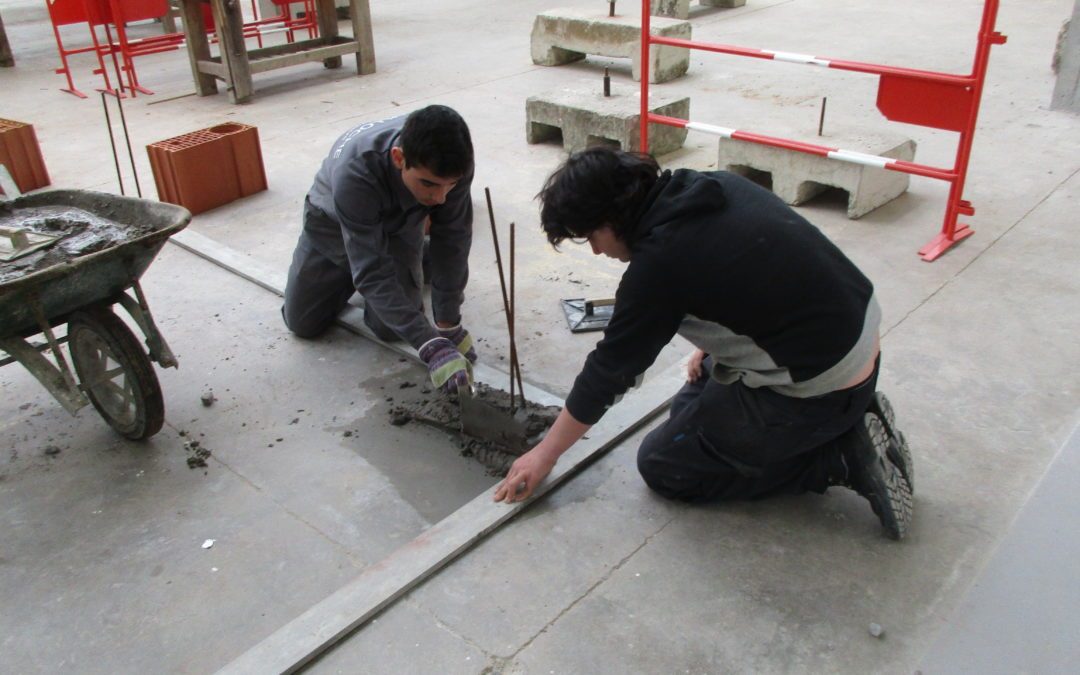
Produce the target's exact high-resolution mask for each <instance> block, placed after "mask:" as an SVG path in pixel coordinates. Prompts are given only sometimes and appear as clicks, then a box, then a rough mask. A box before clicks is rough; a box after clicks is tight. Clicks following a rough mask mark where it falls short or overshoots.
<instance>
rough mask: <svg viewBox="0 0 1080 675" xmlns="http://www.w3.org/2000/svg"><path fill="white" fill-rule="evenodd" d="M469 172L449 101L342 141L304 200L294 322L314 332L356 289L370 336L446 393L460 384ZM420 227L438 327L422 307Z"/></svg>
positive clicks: (290, 303) (291, 303) (471, 355)
mask: <svg viewBox="0 0 1080 675" xmlns="http://www.w3.org/2000/svg"><path fill="white" fill-rule="evenodd" d="M472 179H473V148H472V139H471V136H470V134H469V128H468V126H467V125H466V124H465V121H464V120H463V119H462V118H461V116H460V115H458V114H457V113H456V112H455V111H453V110H451V109H450V108H447V107H446V106H441V105H431V106H428V107H426V108H422V109H420V110H417V111H415V112H413V113H411V114H409V115H408V116H407V117H406V116H402V117H395V118H391V119H386V120H378V121H374V122H366V123H364V124H361V125H359V126H356V127H354V128H352V129H350V130H349V131H347V132H346V133H345V134H343V135H342V136H341V137H340V138H338V139H337V141H335V142H334V145H333V147H332V148H331V150H330V154H329V155H328V156H327V157H326V159H325V160H323V164H322V167H321V168H320V169H319V172H318V173H317V174H316V176H315V181H314V184H313V185H312V186H311V189H310V190H309V191H308V194H307V199H306V200H305V203H304V226H303V230H302V231H301V233H300V240H299V241H298V242H297V244H296V250H295V251H294V253H293V259H292V265H291V266H290V267H289V276H288V281H287V283H286V287H285V305H284V307H283V308H282V315H283V317H284V319H285V325H286V326H288V328H289V330H291V331H292V332H293V333H295V334H296V335H298V336H300V337H304V338H312V337H316V336H318V335H320V334H321V333H323V332H324V331H325V330H326V329H327V328H328V327H329V326H330V325H331V324H332V323H333V321H334V318H335V317H336V316H337V315H338V313H339V312H340V311H341V310H342V309H344V307H345V305H346V304H347V303H348V300H349V298H350V297H351V296H352V294H353V292H354V291H355V292H359V293H360V295H361V296H363V298H364V322H365V323H366V324H367V326H368V328H370V329H371V330H372V332H374V333H375V335H376V336H378V337H379V338H380V339H382V340H386V341H394V340H404V341H406V342H408V343H409V344H410V345H412V346H413V347H414V348H415V349H416V350H417V351H418V352H419V354H420V358H421V359H423V360H424V362H425V363H426V364H427V365H428V369H429V371H430V373H431V377H432V381H433V382H434V383H435V385H436V386H438V387H439V388H441V389H443V390H444V391H448V392H452V391H456V390H457V388H458V386H462V385H464V384H465V383H466V382H467V381H468V377H469V375H468V371H469V363H470V362H475V361H476V351H475V349H474V348H473V346H472V337H471V336H470V335H469V333H468V331H466V330H465V328H464V327H462V325H461V304H462V302H463V301H464V298H465V284H466V283H467V282H468V278H469V248H470V246H471V245H472V218H473V209H472V198H471V195H470V192H469V190H470V187H471V185H472ZM425 230H428V231H429V232H430V267H431V304H432V318H433V320H434V323H432V321H429V320H428V318H427V316H426V315H425V313H424V304H423V288H424V277H423V269H422V267H423V256H424V248H425V246H424V238H425Z"/></svg>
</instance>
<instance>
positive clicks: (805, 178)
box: [717, 130, 915, 218]
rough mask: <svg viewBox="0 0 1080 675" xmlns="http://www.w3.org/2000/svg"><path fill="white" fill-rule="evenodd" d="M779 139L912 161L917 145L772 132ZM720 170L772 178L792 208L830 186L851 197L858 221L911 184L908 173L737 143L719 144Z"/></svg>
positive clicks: (870, 134) (851, 213)
mask: <svg viewBox="0 0 1080 675" xmlns="http://www.w3.org/2000/svg"><path fill="white" fill-rule="evenodd" d="M769 135H770V136H777V137H780V138H793V139H801V138H804V137H805V138H811V139H812V140H811V141H810V142H812V143H814V144H816V145H824V146H828V147H834V148H839V149H841V150H850V151H853V152H861V153H864V154H868V155H879V156H882V157H890V158H893V159H902V160H905V161H911V160H913V159H914V158H915V141H913V140H911V139H910V138H907V137H905V136H902V135H900V134H896V133H882V132H877V131H863V130H842V131H834V132H830V133H827V134H826V135H824V136H822V137H816V136H809V135H805V134H804V135H803V136H799V135H795V134H791V133H776V132H771V133H769ZM717 167H719V168H720V169H724V170H727V171H731V172H733V173H738V174H742V175H748V174H750V173H752V172H753V171H765V172H768V173H770V174H772V191H773V192H774V193H776V195H777V196H778V197H780V198H781V199H783V200H784V201H785V202H786V203H788V204H793V205H797V204H802V203H804V202H806V201H808V200H809V199H811V198H812V197H814V196H815V195H817V194H819V193H821V192H823V191H825V190H826V189H828V188H830V187H836V188H840V189H842V190H846V191H847V193H848V206H847V216H848V218H859V217H861V216H864V215H866V214H867V213H869V212H871V211H873V210H874V209H876V208H877V207H879V206H881V205H882V204H885V203H887V202H889V201H892V200H893V199H895V198H897V197H899V196H900V195H901V194H903V193H904V192H905V191H906V190H907V188H908V184H909V183H910V178H911V177H910V176H909V175H908V174H906V173H900V172H897V171H888V170H886V169H880V168H877V167H872V166H865V165H862V164H852V163H850V162H843V161H840V160H835V159H829V158H828V157H821V156H818V155H810V154H806V153H803V152H797V151H795V150H787V149H784V148H774V147H772V146H768V145H759V144H757V143H750V142H747V141H740V140H736V139H732V138H721V139H720V150H719V155H718V158H717Z"/></svg>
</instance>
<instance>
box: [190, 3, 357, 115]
mask: <svg viewBox="0 0 1080 675" xmlns="http://www.w3.org/2000/svg"><path fill="white" fill-rule="evenodd" d="M179 1H180V12H181V14H182V15H183V17H184V35H185V37H186V39H187V45H188V58H189V59H190V60H191V73H192V76H193V77H194V78H195V92H196V93H197V94H198V95H199V96H209V95H210V94H216V93H217V80H219V79H220V80H223V81H224V82H225V88H226V90H227V91H228V92H229V98H230V99H231V100H232V102H233V103H246V102H247V101H250V100H251V97H252V96H254V95H255V89H254V86H253V85H252V82H251V76H252V75H254V74H256V73H262V72H265V71H268V70H274V69H276V68H285V67H288V66H295V65H299V64H301V63H308V62H310V61H322V62H323V66H325V67H326V68H340V67H341V57H342V56H343V55H345V54H356V74H357V75H367V74H369V73H374V72H375V46H374V43H373V40H372V35H371V9H370V6H369V4H368V0H349V16H350V18H351V19H352V26H353V36H354V37H352V38H348V37H343V36H340V35H338V25H337V11H336V9H335V8H334V0H315V6H316V12H317V14H318V23H319V38H318V39H315V40H298V41H296V42H292V43H288V44H283V45H275V46H273V47H264V48H261V49H253V50H250V51H249V50H248V49H247V45H246V44H245V43H244V38H243V30H244V28H243V25H244V19H243V15H242V14H241V12H240V1H239V0H179ZM204 2H209V3H210V7H211V10H212V11H213V16H214V24H215V25H216V26H217V34H218V39H219V40H220V43H219V44H220V52H221V56H220V57H211V56H210V42H209V40H208V39H207V35H206V27H205V26H204V24H203V17H202V9H201V7H200V5H201V4H202V3H204Z"/></svg>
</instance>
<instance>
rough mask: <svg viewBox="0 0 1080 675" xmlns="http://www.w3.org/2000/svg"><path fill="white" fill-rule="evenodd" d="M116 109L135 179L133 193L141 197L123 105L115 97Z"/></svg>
mask: <svg viewBox="0 0 1080 675" xmlns="http://www.w3.org/2000/svg"><path fill="white" fill-rule="evenodd" d="M116 107H117V108H118V109H119V110H120V124H121V125H122V126H123V127H124V142H125V143H127V151H128V161H130V162H131V175H132V177H134V178H135V192H136V194H138V195H139V197H142V188H141V187H139V172H138V171H137V170H136V169H135V155H134V154H132V152H131V136H129V135H128V128H127V119H125V118H124V104H123V103H122V102H121V99H120V98H119V97H117V99H116Z"/></svg>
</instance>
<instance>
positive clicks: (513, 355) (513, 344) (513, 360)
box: [510, 223, 525, 415]
mask: <svg viewBox="0 0 1080 675" xmlns="http://www.w3.org/2000/svg"><path fill="white" fill-rule="evenodd" d="M515 309H516V308H515V307H514V224H513V223H510V383H511V385H513V382H514V373H515V371H517V372H520V371H519V369H518V354H517V341H516V340H515V339H514V317H515ZM518 395H519V396H520V397H521V407H522V408H524V407H525V391H524V389H523V388H522V386H521V376H520V374H519V375H518ZM516 410H517V408H515V406H514V389H513V387H511V389H510V414H511V415H513V414H514V412H515V411H516Z"/></svg>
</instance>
